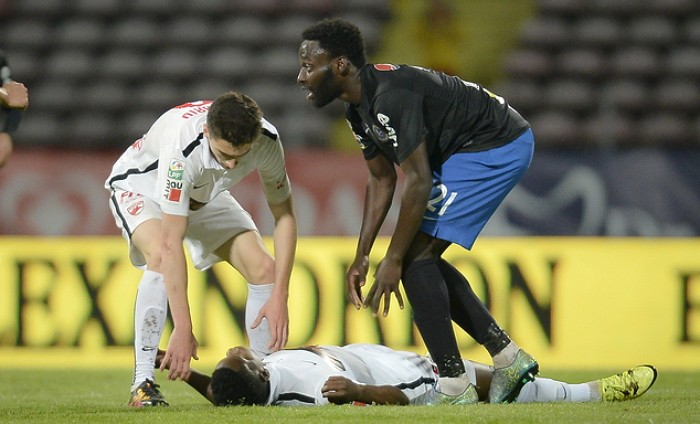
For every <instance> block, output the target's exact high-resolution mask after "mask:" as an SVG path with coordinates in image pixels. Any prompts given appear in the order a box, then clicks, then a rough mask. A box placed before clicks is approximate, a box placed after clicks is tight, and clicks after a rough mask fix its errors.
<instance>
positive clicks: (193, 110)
mask: <svg viewBox="0 0 700 424" xmlns="http://www.w3.org/2000/svg"><path fill="white" fill-rule="evenodd" d="M211 103H212V101H211V100H198V101H196V102H190V103H183V104H181V105H178V106H175V109H190V110H188V111H187V112H185V113H183V114H182V119H189V118H192V117H193V116H197V115H201V114H203V113H207V112H208V111H209V107H210V106H211Z"/></svg>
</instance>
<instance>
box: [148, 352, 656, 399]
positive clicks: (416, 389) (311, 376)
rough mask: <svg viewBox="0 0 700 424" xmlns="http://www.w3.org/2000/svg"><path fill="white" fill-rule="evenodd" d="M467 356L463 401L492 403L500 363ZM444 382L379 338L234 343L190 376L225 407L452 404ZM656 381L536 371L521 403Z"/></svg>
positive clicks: (614, 391)
mask: <svg viewBox="0 0 700 424" xmlns="http://www.w3.org/2000/svg"><path fill="white" fill-rule="evenodd" d="M162 356H163V351H159V353H158V359H160V358H162ZM158 362H159V361H158ZM463 362H464V366H465V368H466V370H467V376H468V378H469V382H470V384H469V386H468V388H467V390H468V394H469V395H468V396H465V397H463V402H461V403H462V404H471V403H477V402H479V401H484V402H488V400H489V399H488V393H489V388H490V384H491V379H492V376H493V368H492V367H489V366H488V365H485V364H481V363H478V362H473V361H469V360H463ZM158 365H159V364H158ZM437 380H438V374H437V368H436V367H435V364H434V363H433V362H432V361H431V360H430V358H429V357H426V356H421V355H418V354H416V353H412V352H405V351H396V350H393V349H390V348H388V347H386V346H382V345H373V344H351V345H347V346H343V347H339V346H309V347H303V348H298V349H287V350H281V351H278V352H274V353H272V354H270V355H269V356H266V357H265V358H264V359H262V360H261V359H259V358H258V357H257V356H255V354H254V353H253V352H251V351H250V349H248V348H246V347H234V348H231V349H229V350H228V351H227V353H226V357H225V358H224V359H222V360H221V361H219V363H218V364H217V365H216V367H215V370H214V372H213V374H212V375H211V377H210V376H208V375H206V374H202V373H200V372H198V371H196V370H192V372H191V373H190V375H189V377H188V378H186V379H185V381H186V382H187V383H188V384H189V385H190V386H192V387H193V388H194V389H196V390H197V391H198V392H199V393H200V394H202V395H203V396H204V397H206V398H207V399H208V400H209V401H211V402H212V403H213V404H214V405H218V406H226V405H281V406H317V405H325V404H328V403H335V404H345V403H355V404H380V405H382V404H384V405H409V404H411V405H436V404H447V403H453V402H452V398H451V397H449V396H445V395H443V394H442V393H440V392H439V387H436V382H437ZM654 381H656V369H655V368H654V367H652V366H650V365H642V366H638V367H634V368H631V369H629V370H627V371H623V372H620V373H618V374H615V375H613V376H610V377H606V378H602V379H600V380H594V381H588V382H585V383H579V384H571V383H566V382H563V381H556V380H551V379H548V378H540V377H537V378H535V380H534V381H532V382H528V383H526V384H525V385H524V386H523V388H522V390H521V391H520V394H519V395H518V396H517V398H516V399H515V401H516V402H518V403H527V402H613V401H623V400H630V399H634V398H637V397H639V396H641V395H642V394H644V393H646V391H647V390H649V388H650V387H651V386H652V385H653V384H654Z"/></svg>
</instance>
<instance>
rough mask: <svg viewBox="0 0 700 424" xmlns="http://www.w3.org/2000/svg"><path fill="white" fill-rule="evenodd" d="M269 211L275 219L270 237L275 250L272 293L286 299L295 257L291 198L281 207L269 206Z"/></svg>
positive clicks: (295, 240) (295, 229)
mask: <svg viewBox="0 0 700 424" xmlns="http://www.w3.org/2000/svg"><path fill="white" fill-rule="evenodd" d="M270 209H271V210H272V213H273V215H274V217H275V230H274V233H273V235H272V239H273V243H274V248H275V288H274V289H273V290H274V291H273V292H274V293H275V294H277V295H280V296H284V297H285V298H286V297H287V296H288V294H289V279H290V277H291V274H292V267H293V266H294V258H295V256H296V248H297V220H296V216H295V215H294V211H293V207H292V199H291V197H290V198H289V199H287V200H286V201H285V202H283V204H281V205H277V206H272V205H271V206H270Z"/></svg>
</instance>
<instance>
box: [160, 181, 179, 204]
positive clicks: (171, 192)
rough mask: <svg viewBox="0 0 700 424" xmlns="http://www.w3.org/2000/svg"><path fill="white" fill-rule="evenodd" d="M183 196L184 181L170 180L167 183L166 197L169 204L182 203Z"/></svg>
mask: <svg viewBox="0 0 700 424" xmlns="http://www.w3.org/2000/svg"><path fill="white" fill-rule="evenodd" d="M181 196H182V181H176V180H171V179H168V180H167V181H166V183H165V195H164V196H163V197H164V198H165V200H167V201H168V202H180V197H181Z"/></svg>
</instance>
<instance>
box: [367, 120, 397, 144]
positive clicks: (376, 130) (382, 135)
mask: <svg viewBox="0 0 700 424" xmlns="http://www.w3.org/2000/svg"><path fill="white" fill-rule="evenodd" d="M377 121H379V123H380V124H381V125H382V126H383V127H384V128H381V127H379V126H378V125H374V124H372V133H373V134H374V136H375V137H376V138H377V140H379V141H381V142H382V143H387V142H388V141H389V140H391V144H392V146H394V147H397V146H398V143H397V138H396V130H394V129H393V128H392V127H390V126H389V117H388V116H386V115H384V114H383V113H378V114H377Z"/></svg>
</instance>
